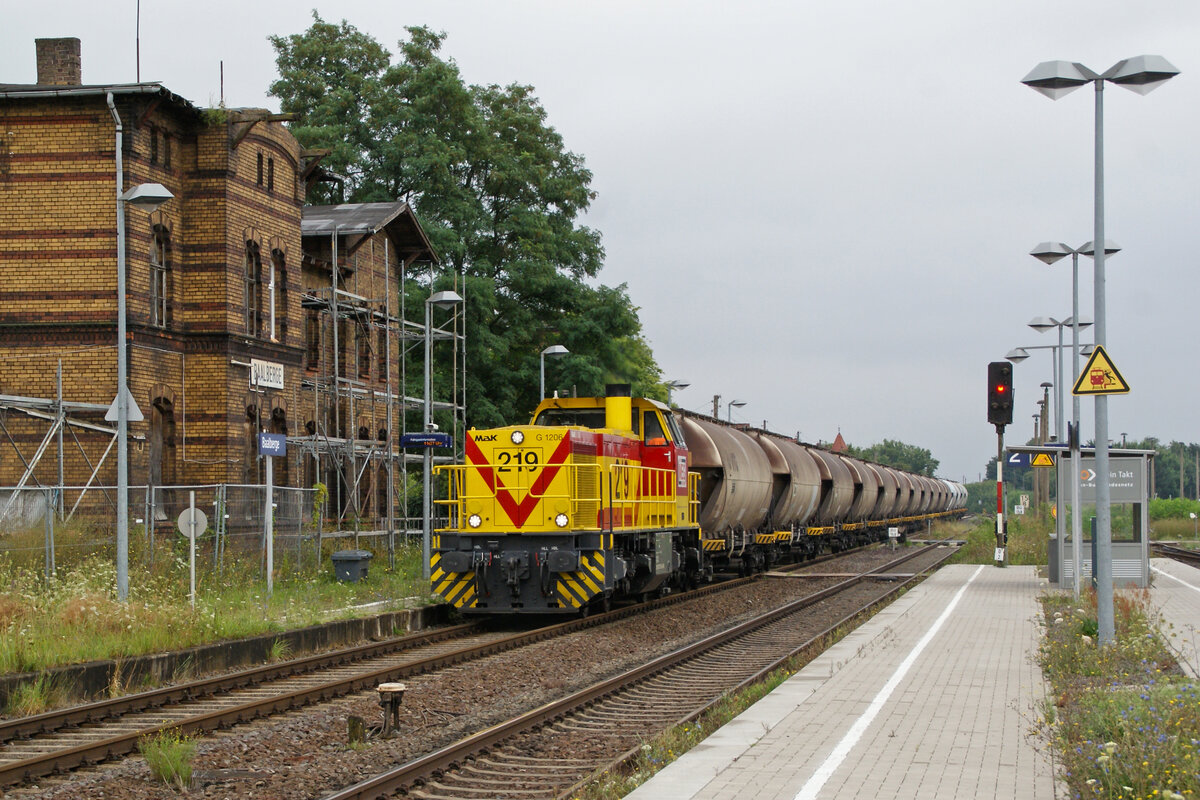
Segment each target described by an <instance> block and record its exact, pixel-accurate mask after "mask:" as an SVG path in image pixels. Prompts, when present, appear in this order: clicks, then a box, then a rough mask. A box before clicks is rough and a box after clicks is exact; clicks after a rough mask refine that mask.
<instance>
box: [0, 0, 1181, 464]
mask: <svg viewBox="0 0 1200 800" xmlns="http://www.w3.org/2000/svg"><path fill="white" fill-rule="evenodd" d="M3 4H4V6H5V9H4V16H3V19H4V24H3V28H2V31H3V33H2V38H3V41H2V47H0V83H3V82H12V83H32V82H34V79H35V65H34V47H33V40H34V39H35V38H38V37H57V36H77V37H79V38H80V39H81V40H82V51H83V77H84V81H85V82H86V83H124V82H132V81H133V80H134V75H135V60H134V36H133V19H134V7H135V0H119V1H118V2H109V3H97V2H94V0H92V1H91V2H82V1H81V0H78V1H77V0H64V1H63V2H54V0H48V1H47V2H43V3H40V4H31V3H22V4H17V3H15V2H13V0H4V3H3ZM314 7H315V8H316V9H317V10H318V11H319V12H320V13H321V15H322V16H323V17H324V18H325V19H326V20H329V21H333V22H337V21H339V20H341V19H346V20H348V21H349V22H350V23H351V24H353V25H355V26H356V27H358V28H359V29H360V30H363V31H365V32H367V33H370V34H371V35H372V36H374V37H375V38H376V39H377V40H379V41H380V42H381V43H383V44H384V45H385V46H387V47H388V48H389V49H390V50H392V51H393V52H395V50H396V41H397V40H398V39H400V38H401V37H402V36H403V35H404V26H405V25H422V24H423V25H428V26H430V27H432V28H434V29H437V30H442V31H445V32H446V33H447V34H448V38H447V40H446V44H445V47H444V50H443V53H444V55H446V56H448V57H451V58H453V59H454V60H455V61H456V62H457V63H458V65H459V67H460V68H461V69H462V72H463V74H464V76H465V77H466V79H467V80H468V81H470V82H472V83H499V84H505V83H511V82H520V83H527V84H532V85H533V86H534V87H536V90H537V94H538V96H539V97H540V98H541V100H542V103H543V104H544V106H545V108H546V109H547V111H548V113H549V121H550V123H551V124H552V125H554V126H555V127H556V128H557V129H558V130H559V131H560V132H561V133H562V134H563V136H564V138H565V140H566V143H567V146H568V148H569V149H571V150H573V151H574V152H576V153H580V154H582V155H583V156H584V157H585V158H586V160H587V164H588V166H589V167H590V168H591V170H592V171H593V173H594V175H595V178H594V183H593V186H594V188H595V189H596V191H597V192H598V193H599V197H598V199H597V200H596V202H595V204H594V206H593V209H592V211H591V213H590V214H589V216H588V218H587V220H586V222H587V224H589V225H591V226H594V227H596V228H598V229H599V230H600V231H602V233H603V235H604V243H605V247H606V249H607V252H608V257H607V266H606V267H605V269H604V271H603V272H602V279H603V281H604V282H605V283H607V284H610V285H616V284H619V283H622V282H624V283H627V284H628V285H629V292H630V295H631V296H632V298H633V301H634V302H635V303H636V304H637V305H638V306H639V307H640V308H641V316H642V320H643V323H644V326H645V332H646V336H647V337H648V339H649V340H650V343H651V345H652V346H653V348H654V353H655V355H656V357H657V359H658V361H659V363H660V364H661V365H662V368H663V370H664V377H665V378H677V379H684V380H688V381H690V382H691V387H690V388H688V389H685V390H683V391H682V392H679V393H677V394H676V395H675V400H676V401H677V402H679V403H680V404H681V405H683V406H684V407H687V408H692V409H696V410H700V411H709V412H711V409H712V397H713V395H714V394H720V395H722V396H723V401H722V403H724V401H725V400H729V399H735V398H736V399H739V400H744V401H746V405H745V406H744V407H742V408H739V409H734V412H733V419H734V420H735V421H741V422H751V423H754V424H756V425H759V424H762V423H763V421H764V420H765V421H766V422H767V425H768V427H770V428H771V429H773V430H776V431H779V432H781V433H790V434H795V433H796V432H797V431H798V432H799V433H800V434H801V436H802V438H803V439H805V440H806V441H816V440H832V439H833V438H834V436H835V435H836V434H837V432H838V430H839V429H840V430H841V432H842V434H843V436H844V437H845V438H846V439H847V441H849V442H851V443H852V444H857V445H869V444H872V443H874V442H877V441H880V440H882V439H884V438H892V439H900V440H903V441H905V442H908V443H910V444H916V445H920V446H922V447H926V448H929V449H930V450H931V451H932V452H933V455H934V457H936V458H938V459H940V460H941V469H940V474H941V475H942V476H944V477H948V478H953V479H956V480H959V479H965V480H969V481H970V480H976V479H977V478H978V476H979V474H980V473H981V472H982V470H983V467H984V465H985V463H986V462H987V460H988V458H990V457H991V456H992V455H994V454H995V447H996V441H995V433H994V431H993V429H992V427H991V426H989V425H988V424H987V422H986V416H985V387H986V364H987V362H988V361H992V360H999V359H1001V358H1003V356H1004V354H1005V353H1006V352H1008V351H1009V350H1010V349H1011V348H1013V347H1017V346H1021V345H1044V344H1051V343H1052V337H1054V334H1038V333H1036V332H1035V331H1033V330H1031V329H1030V328H1028V327H1026V323H1027V322H1028V321H1029V320H1030V319H1031V318H1032V317H1034V316H1039V315H1047V316H1055V317H1059V318H1065V317H1066V316H1068V315H1069V314H1070V312H1071V307H1070V301H1071V281H1070V261H1069V259H1067V260H1064V261H1062V262H1060V263H1059V265H1057V266H1056V267H1045V266H1043V265H1042V264H1041V263H1040V262H1038V261H1035V260H1034V259H1033V258H1031V257H1030V256H1028V255H1027V253H1028V251H1029V250H1030V249H1031V248H1032V247H1033V246H1034V245H1035V244H1037V243H1038V242H1041V241H1044V240H1048V239H1054V240H1062V241H1066V242H1067V243H1068V244H1071V245H1074V246H1078V245H1081V244H1083V243H1084V242H1086V241H1088V240H1090V239H1091V238H1092V159H1093V155H1092V152H1093V151H1092V141H1093V138H1092V137H1093V118H1094V117H1093V114H1094V97H1093V96H1094V92H1093V91H1092V90H1091V89H1090V88H1085V89H1082V90H1079V91H1077V92H1075V93H1073V94H1071V95H1068V96H1067V97H1065V98H1063V99H1060V100H1058V101H1057V102H1052V101H1050V100H1048V99H1047V98H1045V97H1043V96H1041V95H1039V94H1037V93H1035V92H1033V91H1032V90H1030V89H1028V88H1026V87H1024V86H1022V85H1021V83H1020V79H1021V78H1022V77H1024V76H1025V75H1026V74H1027V73H1028V72H1029V71H1030V70H1031V69H1032V68H1033V67H1034V66H1035V65H1036V64H1037V63H1038V62H1041V61H1046V60H1051V59H1067V60H1071V61H1080V62H1082V63H1084V64H1086V65H1087V66H1089V67H1091V68H1093V69H1095V70H1096V71H1098V72H1099V71H1103V70H1105V69H1107V68H1108V67H1109V66H1110V65H1112V64H1113V63H1115V62H1116V61H1118V60H1120V59H1122V58H1127V57H1130V56H1135V55H1141V54H1154V55H1161V56H1164V57H1166V58H1167V59H1168V60H1169V61H1171V62H1172V63H1173V64H1174V65H1175V66H1176V67H1177V68H1179V69H1180V70H1181V71H1182V74H1181V75H1179V76H1178V77H1177V78H1175V79H1173V80H1171V81H1170V82H1168V83H1167V84H1165V85H1164V86H1162V87H1161V88H1160V89H1158V90H1157V91H1155V92H1153V93H1151V94H1150V95H1148V96H1145V97H1139V96H1138V95H1136V94H1133V93H1132V92H1127V91H1125V90H1122V89H1120V88H1117V87H1112V86H1110V87H1109V88H1108V89H1107V90H1106V92H1105V100H1106V102H1105V139H1106V150H1107V156H1106V161H1105V164H1106V184H1107V216H1106V219H1107V231H1108V237H1109V238H1110V239H1113V240H1115V241H1117V242H1118V243H1119V244H1120V245H1121V246H1122V247H1123V248H1124V251H1123V252H1122V253H1120V254H1119V255H1117V256H1114V257H1112V258H1111V259H1110V260H1109V261H1108V281H1107V287H1108V350H1109V353H1110V355H1111V356H1112V359H1113V361H1114V362H1115V363H1116V365H1117V367H1118V368H1119V369H1120V371H1121V372H1122V374H1123V375H1124V377H1125V378H1126V380H1127V381H1128V382H1129V383H1130V384H1131V386H1132V388H1133V391H1132V393H1131V394H1129V395H1128V396H1125V397H1117V398H1115V399H1113V400H1111V401H1110V402H1109V409H1110V411H1109V413H1110V423H1109V430H1110V432H1111V433H1112V435H1113V436H1114V437H1116V438H1118V439H1119V437H1120V434H1121V433H1122V432H1126V433H1128V434H1129V436H1130V437H1133V438H1141V437H1144V436H1158V437H1160V438H1161V439H1164V440H1171V439H1181V440H1184V441H1195V440H1200V432H1198V431H1197V425H1196V423H1195V421H1194V420H1195V412H1194V408H1195V406H1196V405H1197V397H1198V396H1200V377H1198V375H1197V373H1198V370H1197V368H1196V364H1195V362H1196V360H1197V359H1196V346H1195V342H1196V338H1197V329H1198V327H1200V325H1198V324H1197V317H1198V315H1200V293H1197V291H1196V286H1197V261H1198V256H1197V253H1196V248H1195V247H1194V246H1192V247H1189V246H1188V245H1187V244H1186V241H1187V236H1188V235H1190V234H1191V233H1193V232H1194V231H1195V230H1196V229H1197V227H1198V225H1200V213H1198V212H1200V124H1198V122H1200V62H1197V61H1196V53H1197V52H1198V49H1197V45H1198V43H1200V3H1197V2H1195V0H1142V2H1137V3H1134V2H1132V0H1005V2H1002V3H996V2H979V0H910V2H907V3H903V4H900V3H883V2H877V1H876V2H865V0H843V1H842V2H839V3H829V2H820V3H816V2H767V1H765V0H759V1H754V0H749V1H748V2H747V1H744V2H738V3H732V2H717V1H715V0H708V1H706V2H656V1H655V0H640V1H637V0H608V2H599V1H598V0H591V1H590V2H576V1H574V0H509V1H508V2H497V1H493V2H484V1H483V0H475V1H472V2H468V1H467V0H461V1H450V0H442V1H441V2H413V1H410V2H393V3H381V2H359V1H358V0H339V2H337V3H330V2H324V1H313V2H308V3H291V2H282V0H260V1H259V2H253V3H247V2H228V1H227V0H209V1H208V2H200V3H197V2H175V1H174V0H156V1H155V2H146V3H143V4H142V22H141V32H142V33H141V40H142V41H141V74H142V79H143V80H147V81H149V80H154V81H161V82H163V83H164V84H165V85H166V86H168V87H169V88H170V89H171V90H172V91H174V92H176V93H177V94H180V95H182V96H184V97H187V98H188V99H190V100H192V101H193V102H195V103H196V104H198V105H208V104H210V103H215V102H216V101H217V100H218V99H219V96H220V82H219V76H220V71H219V65H220V62H221V61H224V65H225V82H224V92H225V100H226V103H227V104H228V105H230V106H266V107H269V108H278V104H277V102H276V101H275V100H274V99H273V98H269V97H267V96H266V90H267V87H268V85H269V84H270V82H271V81H272V80H273V78H274V77H275V64H274V57H273V55H274V54H273V51H272V49H271V47H270V45H269V44H268V43H267V41H266V37H267V36H268V35H270V34H290V33H298V32H301V31H303V30H304V29H306V28H307V27H308V26H309V24H310V23H311V9H312V8H314ZM1080 266H1081V269H1080V272H1081V281H1080V296H1081V308H1082V309H1083V313H1084V314H1086V315H1088V316H1091V314H1092V311H1091V308H1092V263H1091V261H1090V260H1089V259H1081V265H1080ZM1054 341H1056V339H1054ZM1084 341H1091V338H1090V335H1086V334H1085V339H1084ZM1031 352H1032V354H1033V355H1032V357H1031V358H1030V359H1029V360H1028V361H1026V362H1024V363H1023V364H1021V365H1019V366H1018V367H1017V368H1016V398H1017V409H1016V414H1015V420H1014V425H1013V426H1011V427H1010V428H1009V435H1008V437H1007V438H1008V439H1009V440H1010V441H1012V440H1020V441H1022V442H1023V441H1024V440H1026V439H1027V438H1028V437H1029V436H1031V435H1032V426H1033V420H1032V416H1033V414H1034V413H1035V412H1036V410H1037V407H1036V405H1035V403H1036V400H1037V399H1038V398H1039V397H1040V396H1041V390H1040V389H1039V388H1038V385H1039V384H1040V383H1041V382H1042V381H1047V380H1050V378H1051V368H1050V363H1051V358H1050V351H1031ZM1069 369H1070V368H1069V366H1068V372H1069ZM1067 378H1068V381H1067V388H1068V390H1069V388H1070V383H1071V382H1072V381H1071V376H1070V375H1068V376H1067ZM1066 405H1067V408H1068V416H1069V405H1070V401H1069V395H1068V396H1067V397H1066ZM1091 406H1092V402H1091V401H1090V400H1088V401H1084V403H1083V408H1084V428H1083V430H1084V433H1085V435H1087V436H1090V435H1091V434H1090V433H1089V432H1090V431H1092V430H1093V429H1092V422H1091ZM725 414H726V410H725V406H724V405H723V404H722V409H721V415H722V416H723V417H724V416H725Z"/></svg>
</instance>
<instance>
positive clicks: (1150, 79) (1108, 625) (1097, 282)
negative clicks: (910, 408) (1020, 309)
mask: <svg viewBox="0 0 1200 800" xmlns="http://www.w3.org/2000/svg"><path fill="white" fill-rule="evenodd" d="M1178 74H1179V70H1178V69H1176V68H1175V67H1174V66H1173V65H1172V64H1171V63H1170V62H1169V61H1167V60H1166V59H1165V58H1163V57H1162V56H1135V57H1133V58H1126V59H1123V60H1121V61H1118V62H1117V63H1116V64H1114V65H1113V66H1111V67H1109V69H1108V70H1106V71H1105V72H1104V73H1102V74H1101V73H1096V72H1093V71H1092V70H1090V69H1088V68H1087V67H1085V66H1084V65H1083V64H1080V63H1078V62H1070V61H1043V62H1042V63H1041V64H1038V65H1037V66H1036V67H1034V68H1033V70H1032V71H1031V72H1030V73H1029V74H1028V75H1026V76H1025V77H1024V78H1022V79H1021V82H1022V83H1024V84H1025V85H1026V86H1029V87H1030V88H1032V89H1034V90H1036V91H1038V92H1040V93H1042V94H1044V95H1046V96H1047V97H1049V98H1050V99H1051V100H1057V99H1058V98H1060V97H1062V96H1063V95H1066V94H1068V93H1070V92H1073V91H1074V90H1076V89H1078V88H1079V87H1080V86H1083V85H1085V84H1088V83H1090V84H1092V85H1093V86H1094V87H1095V90H1096V110H1095V153H1094V155H1095V173H1094V174H1095V186H1094V194H1093V206H1092V207H1093V212H1094V213H1093V223H1094V230H1095V232H1094V235H1093V236H1092V241H1093V242H1105V241H1107V240H1106V239H1105V237H1104V84H1105V82H1108V83H1114V84H1116V85H1118V86H1123V87H1125V88H1126V89H1129V90H1130V91H1134V92H1137V93H1138V94H1147V93H1149V92H1151V91H1153V90H1154V89H1156V88H1157V87H1158V86H1160V85H1161V84H1163V83H1164V82H1166V81H1168V80H1170V79H1171V78H1173V77H1175V76H1176V75H1178ZM1094 262H1095V279H1094V281H1093V291H1094V294H1095V298H1094V303H1095V318H1096V345H1097V346H1099V347H1104V346H1105V345H1107V344H1108V327H1107V324H1106V316H1105V286H1104V248H1103V247H1102V248H1100V249H1098V250H1097V251H1096V252H1095V255H1094ZM1110 497H1111V487H1110V485H1109V472H1108V396H1107V395H1103V394H1098V395H1096V560H1097V562H1099V563H1098V564H1097V565H1096V600H1097V611H1098V613H1097V617H1098V620H1097V622H1098V628H1099V630H1098V636H1097V638H1098V640H1099V643H1100V644H1101V645H1107V644H1112V643H1113V642H1114V641H1115V639H1116V624H1115V619H1114V617H1113V584H1112V509H1111V508H1110Z"/></svg>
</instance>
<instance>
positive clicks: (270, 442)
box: [258, 433, 287, 456]
mask: <svg viewBox="0 0 1200 800" xmlns="http://www.w3.org/2000/svg"><path fill="white" fill-rule="evenodd" d="M258 454H259V455H260V456H283V455H287V434H283V433H260V434H259V435H258Z"/></svg>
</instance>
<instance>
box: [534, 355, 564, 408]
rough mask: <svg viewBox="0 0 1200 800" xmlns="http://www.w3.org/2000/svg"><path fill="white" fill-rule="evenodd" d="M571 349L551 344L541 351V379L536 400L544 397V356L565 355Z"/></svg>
mask: <svg viewBox="0 0 1200 800" xmlns="http://www.w3.org/2000/svg"><path fill="white" fill-rule="evenodd" d="M570 352H571V351H570V350H568V349H567V348H565V347H563V346H562V345H561V344H552V345H550V346H549V347H547V348H546V349H545V350H543V351H542V355H541V358H540V359H539V361H540V363H541V373H540V374H541V380H540V381H539V383H538V387H539V388H538V402H541V401H542V400H543V399H545V397H546V356H565V355H567V354H568V353H570Z"/></svg>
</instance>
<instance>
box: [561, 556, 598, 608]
mask: <svg viewBox="0 0 1200 800" xmlns="http://www.w3.org/2000/svg"><path fill="white" fill-rule="evenodd" d="M554 589H555V592H556V593H557V594H558V599H559V602H560V603H561V604H562V605H563V606H570V607H572V608H580V607H582V606H583V605H584V604H586V603H587V602H588V601H589V600H591V599H592V598H593V597H595V596H596V595H598V594H600V593H602V592H603V591H604V551H603V550H594V551H592V552H591V553H581V554H580V558H579V569H578V570H577V571H575V572H563V573H560V574H559V576H558V581H557V582H556V583H555V586H554Z"/></svg>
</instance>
